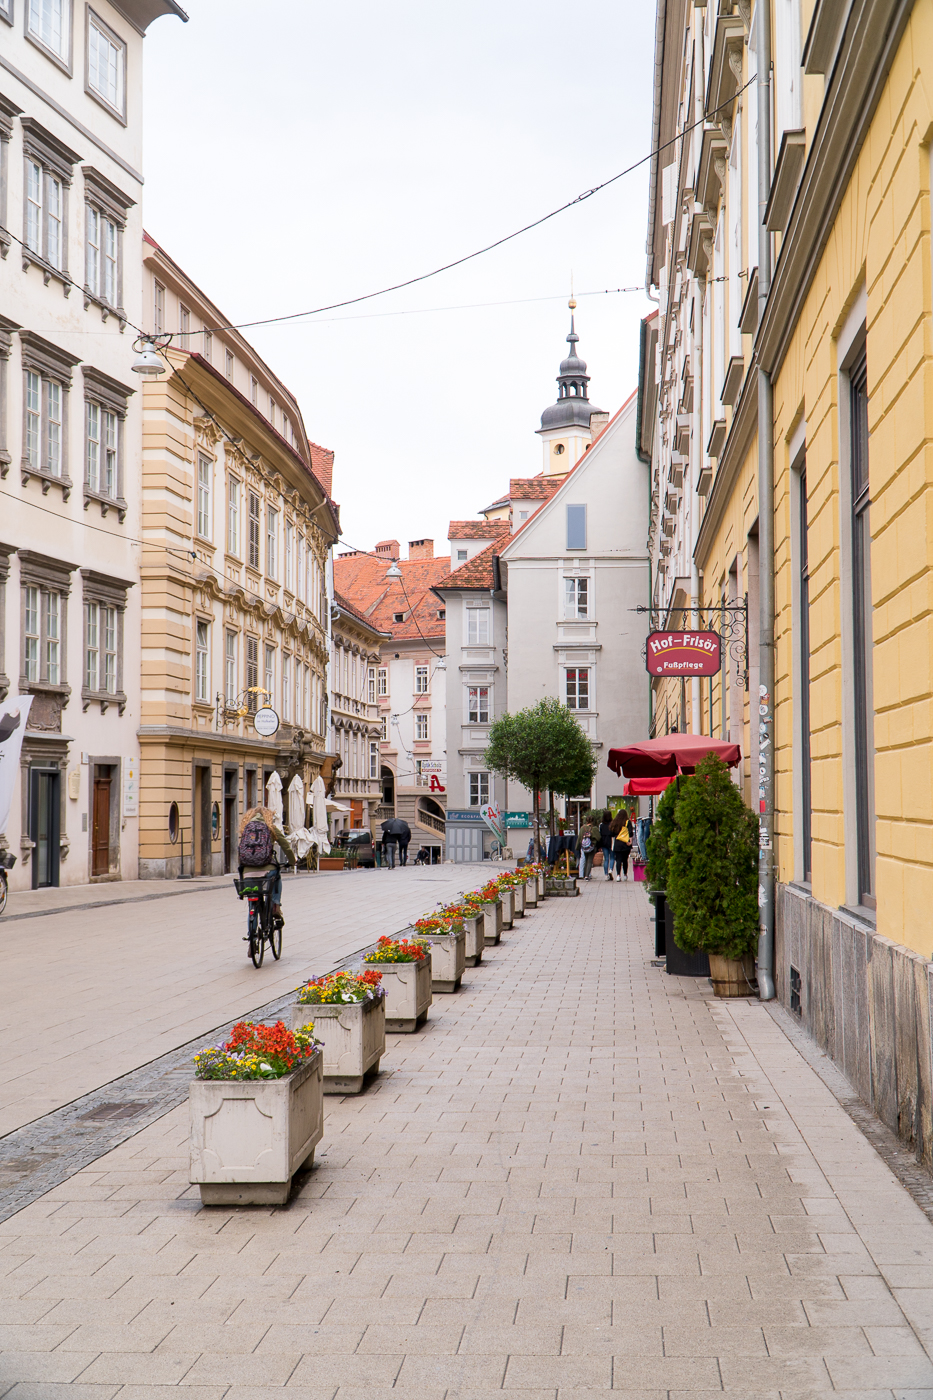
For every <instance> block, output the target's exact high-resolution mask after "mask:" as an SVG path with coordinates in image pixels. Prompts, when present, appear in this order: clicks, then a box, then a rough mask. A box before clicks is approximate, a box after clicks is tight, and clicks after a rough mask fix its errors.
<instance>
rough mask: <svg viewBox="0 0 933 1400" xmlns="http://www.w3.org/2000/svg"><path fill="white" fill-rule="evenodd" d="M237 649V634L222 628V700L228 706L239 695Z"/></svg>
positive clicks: (238, 638) (238, 645)
mask: <svg viewBox="0 0 933 1400" xmlns="http://www.w3.org/2000/svg"><path fill="white" fill-rule="evenodd" d="M231 642H232V643H233V645H232V646H231V645H230V644H231ZM239 649H240V634H239V632H236V631H234V629H233V628H232V627H226V628H224V699H225V700H226V702H227V704H228V705H231V704H233V702H234V701H235V700H236V698H237V696H238V695H239V693H240V690H239V680H240V670H239ZM231 676H232V679H233V687H232V689H231V686H230V680H231Z"/></svg>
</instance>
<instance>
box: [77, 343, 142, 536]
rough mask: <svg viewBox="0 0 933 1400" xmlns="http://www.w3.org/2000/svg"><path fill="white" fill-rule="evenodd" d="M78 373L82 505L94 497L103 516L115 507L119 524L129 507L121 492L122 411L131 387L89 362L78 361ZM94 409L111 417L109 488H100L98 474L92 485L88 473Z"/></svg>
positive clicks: (123, 431) (123, 466) (123, 437)
mask: <svg viewBox="0 0 933 1400" xmlns="http://www.w3.org/2000/svg"><path fill="white" fill-rule="evenodd" d="M81 375H82V378H83V380H84V504H85V508H86V507H87V506H88V505H90V503H91V501H97V502H98V504H99V505H100V510H101V515H102V516H106V515H107V513H108V511H110V510H112V509H113V510H116V512H117V516H118V519H119V521H120V524H121V525H122V524H123V522H124V520H125V519H126V515H127V511H128V510H129V506H128V503H127V501H126V498H125V496H124V494H123V491H124V485H125V478H124V469H125V439H126V431H125V429H126V414H127V408H128V404H129V398H130V395H131V394H134V393H135V392H136V391H135V389H129V388H127V387H126V386H125V385H123V384H120V383H119V382H118V381H117V380H116V379H111V378H110V375H109V374H104V373H103V371H102V370H99V369H96V368H95V367H94V366H93V365H82V366H81ZM92 409H96V410H97V412H98V414H99V415H101V416H103V415H108V416H109V417H110V418H112V419H113V423H114V427H115V434H114V443H113V452H114V472H113V491H107V490H105V489H104V485H103V484H102V482H101V480H100V478H98V484H97V485H96V486H94V485H93V483H92V481H91V473H90V444H91V436H90V430H91V417H92V414H91V410H92Z"/></svg>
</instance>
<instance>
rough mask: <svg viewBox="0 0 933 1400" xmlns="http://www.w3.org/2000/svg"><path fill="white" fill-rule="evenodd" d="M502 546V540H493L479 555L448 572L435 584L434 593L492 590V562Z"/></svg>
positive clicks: (493, 578) (493, 576) (493, 581)
mask: <svg viewBox="0 0 933 1400" xmlns="http://www.w3.org/2000/svg"><path fill="white" fill-rule="evenodd" d="M502 545H503V541H502V540H493V542H492V544H488V545H487V546H486V548H485V549H481V550H480V552H479V554H474V555H473V558H472V559H468V560H467V561H466V563H465V564H459V565H458V566H457V568H456V569H451V570H449V571H448V572H447V573H446V574H445V575H444V577H443V578H441V579H438V580H437V581H436V582H435V584H434V589H435V592H436V591H437V590H438V589H441V588H494V587H495V575H494V573H493V567H492V561H493V556H494V555H496V554H498V553H499V551H500V549H501V548H502Z"/></svg>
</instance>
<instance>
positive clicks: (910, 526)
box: [645, 0, 933, 1162]
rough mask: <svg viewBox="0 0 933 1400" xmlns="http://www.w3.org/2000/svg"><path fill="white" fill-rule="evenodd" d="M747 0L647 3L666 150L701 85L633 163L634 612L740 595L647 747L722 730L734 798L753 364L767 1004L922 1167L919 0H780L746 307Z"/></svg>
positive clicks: (751, 589) (754, 602)
mask: <svg viewBox="0 0 933 1400" xmlns="http://www.w3.org/2000/svg"><path fill="white" fill-rule="evenodd" d="M755 8H757V9H758V10H759V12H760V11H761V6H760V5H759V6H757V7H755ZM755 8H752V9H749V7H748V6H743V5H741V4H738V5H736V6H735V7H734V10H733V7H731V6H729V5H726V4H720V5H719V6H718V8H717V7H716V6H715V5H714V4H712V3H711V4H710V6H709V7H708V8H706V9H695V8H694V7H693V6H689V7H688V6H683V5H682V6H680V7H678V6H677V5H676V4H675V5H668V6H667V7H666V19H667V24H668V29H667V31H666V36H665V37H666V38H667V40H668V48H667V53H666V57H664V60H663V74H662V77H661V80H660V82H659V85H658V90H657V91H656V123H657V124H659V128H660V135H661V138H662V140H663V139H664V135H665V132H664V125H663V124H664V121H665V120H667V122H668V131H669V132H670V133H671V134H675V133H676V123H677V117H676V116H674V115H672V114H673V111H674V108H675V107H676V106H677V104H678V103H681V104H683V110H685V111H687V112H690V113H695V112H696V110H697V108H696V104H695V103H693V102H692V99H691V94H693V93H694V92H698V91H702V93H703V100H704V103H705V109H704V107H703V106H702V105H701V107H700V109H699V111H700V125H699V127H698V128H697V131H696V132H694V133H689V134H685V136H684V141H683V143H682V146H683V149H684V151H685V152H686V154H685V156H684V158H683V159H682V160H681V161H680V162H679V163H678V165H677V175H676V176H667V177H666V179H667V188H666V190H665V189H664V188H663V186H664V180H665V176H664V172H663V171H662V170H660V169H659V170H658V172H657V178H656V180H655V196H654V218H653V223H652V227H651V229H650V230H649V233H650V240H649V247H650V256H649V272H650V274H652V276H653V280H654V281H655V284H656V285H657V286H658V288H659V291H660V293H661V304H660V308H659V314H658V317H657V319H656V325H657V330H656V332H655V333H656V336H657V352H656V356H655V360H654V368H655V373H656V378H657V389H656V393H655V398H654V399H651V397H650V395H649V394H648V392H647V388H646V390H645V410H646V412H647V413H650V414H651V423H650V430H651V431H650V434H649V438H650V442H649V446H650V450H651V452H652V463H653V466H652V470H653V473H654V482H655V491H654V514H653V520H652V530H653V537H654V539H655V549H656V561H657V566H658V568H657V574H656V578H657V580H658V583H657V586H656V592H655V598H654V600H653V601H654V602H655V605H656V607H657V610H658V616H659V617H665V616H668V615H669V613H670V608H671V606H672V605H673V604H674V603H679V604H680V605H681V606H682V607H685V608H687V609H689V608H690V606H691V605H694V606H696V605H699V606H701V607H706V608H716V607H718V606H721V605H722V604H723V603H724V602H727V601H732V602H736V601H737V602H738V603H740V604H741V602H742V601H743V600H744V599H746V598H747V600H748V616H749V626H748V651H747V657H748V675H747V683H746V677H745V675H743V674H742V671H743V666H742V664H741V662H740V661H736V660H735V658H734V657H732V658H729V659H728V661H727V664H726V665H724V667H723V669H722V671H721V672H720V674H719V676H717V677H716V678H714V680H713V681H712V683H710V682H707V681H703V682H696V681H688V682H686V687H685V690H686V692H687V695H686V703H683V704H682V703H680V700H679V694H678V690H677V688H676V687H675V685H674V683H672V682H671V681H669V680H668V681H665V682H664V683H663V685H662V686H660V687H659V688H658V690H657V692H656V695H655V715H656V723H658V724H659V726H660V728H659V732H660V730H663V727H664V719H665V717H666V716H667V717H670V716H673V717H674V719H675V723H673V724H671V725H670V727H672V728H673V727H685V728H688V729H694V730H698V731H699V732H702V733H706V734H714V735H716V736H717V737H719V736H722V737H729V738H732V739H737V740H738V741H739V742H740V743H741V744H742V751H743V756H744V759H745V762H744V769H743V772H742V775H741V780H742V782H743V786H744V791H745V795H746V798H747V800H748V801H749V804H750V805H751V806H752V808H753V810H756V811H757V810H758V798H759V794H760V789H759V784H758V774H759V752H758V741H759V725H758V707H759V701H760V700H761V699H762V698H767V697H761V696H760V695H759V686H758V677H757V659H758V643H759V633H758V603H759V584H760V571H761V570H762V569H764V568H766V567H767V566H768V560H767V559H760V558H759V533H760V518H759V464H758V435H759V424H758V372H759V369H763V370H764V371H766V372H767V374H768V375H769V376H770V381H771V385H772V388H773V420H772V423H771V425H770V432H771V440H772V444H773V454H774V492H773V501H772V509H773V538H774V558H773V568H774V594H775V614H774V616H775V651H774V655H775V682H774V694H773V697H771V698H772V699H773V707H774V708H773V714H774V728H773V740H774V771H775V804H774V854H775V862H776V879H777V881H778V889H777V898H776V914H777V921H776V922H777V927H776V956H775V969H774V971H775V983H776V988H777V994H778V996H779V997H780V998H781V1000H782V1001H784V1002H785V1004H786V1005H787V1006H788V1007H789V1008H790V1009H791V1010H792V1011H793V1012H794V1013H795V1014H797V1015H799V1016H800V1018H801V1020H802V1022H803V1023H804V1024H805V1026H806V1027H807V1028H808V1029H809V1030H810V1032H811V1033H812V1034H813V1035H814V1037H815V1038H816V1039H817V1040H818V1041H819V1043H820V1044H821V1045H822V1046H823V1047H824V1048H825V1049H826V1050H827V1051H828V1052H829V1053H830V1054H831V1055H833V1057H834V1058H835V1059H836V1060H837V1062H838V1063H839V1064H840V1065H841V1067H842V1068H843V1069H844V1070H845V1072H846V1074H847V1075H848V1076H849V1078H850V1079H851V1080H852V1082H853V1084H854V1085H855V1087H856V1088H857V1089H858V1091H859V1093H860V1095H861V1096H862V1098H863V1099H864V1100H865V1101H866V1102H868V1103H869V1104H871V1106H872V1107H873V1108H874V1109H875V1111H876V1112H878V1113H879V1115H880V1116H881V1117H882V1118H883V1119H884V1120H885V1121H886V1122H887V1123H888V1124H889V1125H890V1126H892V1127H893V1128H895V1129H896V1130H897V1131H899V1132H900V1134H901V1136H902V1137H903V1138H904V1139H905V1140H906V1141H908V1142H910V1143H911V1144H912V1145H913V1146H914V1147H915V1148H916V1149H917V1151H918V1152H919V1153H920V1155H921V1156H923V1157H924V1159H925V1160H927V1161H928V1162H929V1161H930V1160H931V1159H933V1130H931V1117H933V1115H931V1099H933V1088H931V1086H933V1056H931V1038H930V1006H931V996H933V975H931V963H930V959H931V957H933V925H931V923H930V919H929V909H930V907H931V899H933V628H931V616H933V614H931V609H930V596H931V581H933V530H931V523H933V521H931V519H930V516H931V509H933V295H931V288H933V250H931V227H930V221H931V207H930V180H931V143H933V92H931V86H930V73H931V68H933V0H916V3H914V4H912V5H911V4H900V5H898V4H895V3H888V4H879V5H875V6H873V7H861V6H857V5H851V4H844V5H839V4H835V5H830V4H828V3H827V2H826V0H819V3H816V4H813V3H806V0H804V3H803V4H802V5H801V6H800V10H799V14H797V16H796V25H793V24H792V25H790V30H791V32H790V33H788V32H786V31H787V28H788V13H789V10H793V9H795V7H793V6H790V7H788V6H779V5H776V4H772V6H771V20H772V32H771V48H772V53H773V58H774V68H773V84H774V112H775V121H776V127H777V130H776V131H775V134H774V150H775V155H774V158H773V162H772V166H771V175H770V196H769V199H768V206H767V208H768V213H767V214H766V223H767V224H768V227H769V229H770V231H771V235H772V248H773V268H774V271H773V277H772V282H771V288H770V292H769V294H768V298H767V302H766V303H765V305H764V309H763V312H762V314H761V317H760V320H759V316H758V307H757V305H756V304H755V298H754V296H753V295H751V294H750V293H749V291H748V288H749V285H750V284H751V286H752V292H754V291H755V290H756V289H755V286H754V284H755V282H756V280H757V266H756V264H757V227H756V223H755V220H756V218H757V204H756V202H755V201H754V200H753V199H752V198H750V186H752V185H753V184H754V183H755V176H756V171H755V170H754V169H753V168H750V167H753V166H754V163H755V156H756V154H757V153H756V152H755V151H754V141H755V111H756V104H755V97H754V86H752V87H747V86H746V85H747V84H748V83H749V81H750V80H753V79H754V76H755V51H754V50H755V34H754V28H755V23H756V18H760V13H759V16H757V17H756V14H755ZM672 11H674V12H676V13H673V14H672ZM673 24H680V25H681V31H680V35H679V40H680V54H681V58H680V59H678V58H677V54H676V47H675V45H674V44H673V43H671V42H670V41H671V40H673V38H674V31H673V29H672V28H671V27H670V26H671V25H673ZM782 26H783V28H782ZM685 37H686V39H687V43H686V47H685V46H684V40H685ZM685 52H686V54H687V55H688V62H687V63H685V62H684V61H683V57H682V56H683V54H684V53H685ZM691 54H692V55H693V56H694V58H695V59H696V63H695V66H694V67H692V68H691V65H690V63H689V58H690V56H691ZM726 66H728V69H729V72H730V73H731V78H730V80H729V82H726V83H724V81H723V79H722V72H723V69H724V68H725V67H726ZM694 74H696V79H694ZM701 74H702V75H703V81H702V82H701V81H700V80H699V79H700V75H701ZM717 75H718V76H717ZM717 83H718V86H717ZM730 89H732V93H731V96H730ZM788 93H790V94H791V96H790V97H788ZM724 96H725V99H726V102H725V105H722V106H720V105H719V100H720V99H722V98H723V97H724ZM685 99H686V100H685ZM782 103H783V107H782ZM788 104H790V109H792V110H790V109H789V108H788ZM794 104H796V105H794ZM714 108H715V109H717V110H716V119H715V120H714V121H710V120H708V119H707V120H704V119H703V115H704V110H705V111H706V112H707V113H708V112H710V111H712V110H713V109H714ZM789 110H790V115H788V111H789ZM785 118H786V120H784V119H785ZM782 120H784V125H783V127H782V125H781V122H782ZM685 124H686V122H685V121H684V119H683V118H681V126H683V125H685ZM668 139H670V138H669V137H668ZM737 146H738V148H739V149H738V152H737V151H736V147H737ZM688 148H689V149H688ZM704 162H705V164H704ZM675 184H676V190H675V189H674V186H675ZM665 197H666V200H667V207H666V208H662V205H663V202H664V200H665ZM730 199H731V201H732V205H733V207H732V208H731V209H730ZM736 203H738V205H739V208H738V209H736V207H735V205H736ZM651 240H653V242H652V241H651ZM704 244H705V248H704ZM681 255H682V256H681ZM691 262H692V264H693V265H692V266H691ZM678 279H679V280H678ZM681 284H682V285H681ZM691 312H692V323H693V325H694V327H697V326H698V327H699V328H700V331H699V334H698V335H696V336H694V337H693V338H692V339H691V338H690V336H689V333H686V332H685V327H686V325H687V323H688V320H689V318H690V314H691ZM678 330H679V331H680V332H681V334H680V339H679V340H678V335H677V333H678ZM685 363H686V370H685ZM730 373H731V380H732V382H731V383H727V382H726V380H727V378H728V376H729V375H730ZM687 381H692V382H691V385H690V387H691V392H692V396H693V400H694V406H691V409H690V411H689V413H685V411H684V410H683V386H684V384H685V382H687ZM646 385H647V379H646ZM678 410H680V413H679V414H678ZM685 418H688V420H689V421H688V422H685V421H684V419H685ZM678 433H679V438H678ZM678 447H679V448H680V449H683V450H682V451H681V452H678ZM678 456H679V457H680V458H681V462H680V463H679V464H678V463H677V462H672V458H676V457H678ZM678 465H680V468H681V477H682V481H683V487H682V491H681V495H680V497H679V499H677V500H676V501H675V500H673V499H672V493H671V491H670V489H669V488H670V482H671V476H672V473H673V474H675V475H676V472H677V466H678ZM669 506H673V507H674V509H673V510H670V509H668V507H669ZM671 517H672V518H671ZM665 528H666V530H667V534H665ZM665 539H669V540H672V541H673V547H672V548H670V549H669V550H668V553H667V559H668V560H670V561H671V563H670V565H669V566H668V567H667V568H665V567H664V565H665V556H664V553H663V552H662V544H661V542H662V541H663V540H665ZM678 549H679V550H680V553H679V555H678ZM679 616H681V617H683V618H684V621H683V622H681V623H680V624H679V625H690V622H689V613H685V614H680V615H679ZM709 616H711V614H709V613H704V614H700V617H701V625H703V622H702V620H703V619H706V618H708V617H709ZM673 625H678V624H677V623H674V624H673Z"/></svg>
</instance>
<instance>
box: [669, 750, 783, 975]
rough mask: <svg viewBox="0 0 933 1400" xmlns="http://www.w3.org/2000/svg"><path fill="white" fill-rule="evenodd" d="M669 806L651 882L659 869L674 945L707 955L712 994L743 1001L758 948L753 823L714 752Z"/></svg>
mask: <svg viewBox="0 0 933 1400" xmlns="http://www.w3.org/2000/svg"><path fill="white" fill-rule="evenodd" d="M669 791H670V789H668V792H669ZM666 797H667V794H665V798H666ZM663 806H664V803H663V801H662V803H661V804H660V806H659V809H658V815H659V818H660V815H661V808H662V807H663ZM671 809H672V812H673V830H671V829H670V827H669V826H668V825H667V820H666V819H665V823H664V825H663V827H662V829H661V830H660V831H659V832H658V835H659V837H660V841H659V842H658V845H657V847H655V846H654V842H655V831H652V833H651V845H652V851H651V854H650V855H649V869H650V871H651V878H652V882H653V881H654V878H655V871H656V868H658V867H659V866H665V865H666V870H665V879H666V889H667V898H668V901H669V903H670V905H671V908H672V909H673V912H674V921H675V924H676V927H677V942H678V945H679V946H680V947H681V948H683V949H684V950H685V951H687V952H705V953H707V954H708V955H709V959H710V973H711V976H712V980H713V986H714V989H715V991H716V993H717V995H718V996H745V995H747V994H748V991H749V990H750V989H751V988H750V983H751V975H752V971H753V955H754V952H755V948H756V946H757V943H758V822H757V820H756V818H755V815H754V813H752V812H750V811H749V809H748V808H747V807H746V805H745V803H744V802H743V800H742V797H741V794H740V793H739V790H738V788H737V787H736V786H735V784H734V783H733V781H732V779H731V778H730V777H729V770H728V768H727V767H726V765H725V764H724V763H723V762H722V760H721V759H719V758H717V757H716V756H715V755H714V754H710V755H709V756H708V757H707V758H704V759H703V761H702V762H701V763H699V764H697V768H696V774H695V776H694V778H693V779H692V781H690V782H688V783H685V784H683V786H682V787H681V790H680V793H679V794H678V796H677V797H676V799H675V800H674V801H673V802H672V803H671ZM658 825H659V826H661V823H660V822H659V823H658ZM665 842H666V843H667V844H666V853H665V847H664V843H665ZM655 850H657V856H656V855H655Z"/></svg>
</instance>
